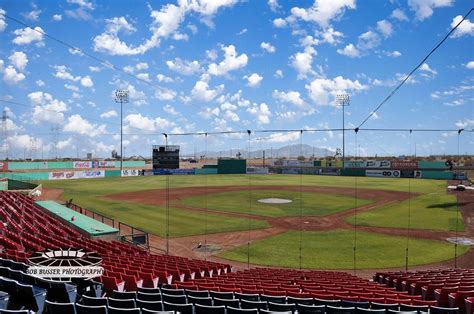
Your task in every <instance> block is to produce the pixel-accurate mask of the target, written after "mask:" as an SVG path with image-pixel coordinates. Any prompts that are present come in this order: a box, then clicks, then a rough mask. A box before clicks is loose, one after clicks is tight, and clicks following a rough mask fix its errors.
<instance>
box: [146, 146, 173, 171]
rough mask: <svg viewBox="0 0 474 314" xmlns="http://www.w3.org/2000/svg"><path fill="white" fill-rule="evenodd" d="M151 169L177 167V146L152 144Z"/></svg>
mask: <svg viewBox="0 0 474 314" xmlns="http://www.w3.org/2000/svg"><path fill="white" fill-rule="evenodd" d="M152 157H153V169H178V168H179V146H177V145H153V154H152Z"/></svg>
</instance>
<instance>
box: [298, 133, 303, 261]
mask: <svg viewBox="0 0 474 314" xmlns="http://www.w3.org/2000/svg"><path fill="white" fill-rule="evenodd" d="M300 155H301V156H303V130H300ZM299 194H300V195H299V206H300V234H299V242H300V243H299V266H300V269H302V267H303V265H302V264H303V256H302V251H303V168H300V190H299Z"/></svg>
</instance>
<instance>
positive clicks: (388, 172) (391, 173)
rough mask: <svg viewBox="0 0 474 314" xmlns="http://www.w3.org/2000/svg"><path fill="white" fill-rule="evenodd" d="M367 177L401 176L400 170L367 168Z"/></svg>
mask: <svg viewBox="0 0 474 314" xmlns="http://www.w3.org/2000/svg"><path fill="white" fill-rule="evenodd" d="M365 176H366V177H379V178H400V170H366V171H365Z"/></svg>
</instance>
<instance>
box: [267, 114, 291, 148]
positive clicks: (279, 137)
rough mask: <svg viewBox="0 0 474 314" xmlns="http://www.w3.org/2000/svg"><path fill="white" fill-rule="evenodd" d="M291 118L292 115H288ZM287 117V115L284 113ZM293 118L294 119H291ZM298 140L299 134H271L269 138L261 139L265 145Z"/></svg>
mask: <svg viewBox="0 0 474 314" xmlns="http://www.w3.org/2000/svg"><path fill="white" fill-rule="evenodd" d="M289 114H290V116H293V114H292V113H289ZM286 115H288V113H286ZM293 118H294V117H293ZM299 138H300V132H286V133H281V132H278V133H272V134H271V135H270V136H267V137H264V138H262V140H263V141H265V142H266V143H288V142H292V141H296V140H298V139H299Z"/></svg>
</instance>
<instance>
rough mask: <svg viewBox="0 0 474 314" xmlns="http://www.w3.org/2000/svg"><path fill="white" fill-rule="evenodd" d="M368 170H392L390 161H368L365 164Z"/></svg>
mask: <svg viewBox="0 0 474 314" xmlns="http://www.w3.org/2000/svg"><path fill="white" fill-rule="evenodd" d="M365 167H366V168H390V161H388V160H367V161H366V162H365Z"/></svg>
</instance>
